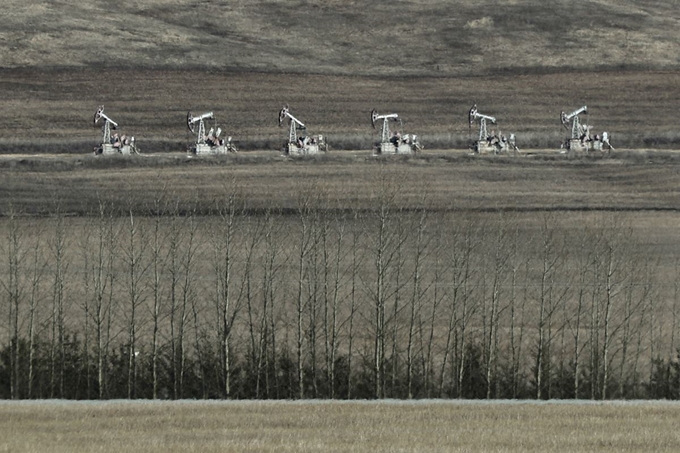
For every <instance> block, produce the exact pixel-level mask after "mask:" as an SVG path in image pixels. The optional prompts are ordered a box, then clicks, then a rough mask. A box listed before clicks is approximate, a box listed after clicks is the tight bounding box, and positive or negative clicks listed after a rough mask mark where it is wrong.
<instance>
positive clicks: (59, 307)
mask: <svg viewBox="0 0 680 453" xmlns="http://www.w3.org/2000/svg"><path fill="white" fill-rule="evenodd" d="M67 245H68V244H67V241H66V235H65V231H64V217H63V215H62V213H61V212H60V210H59V209H58V208H57V212H56V213H55V223H54V238H53V241H52V244H51V248H52V254H53V257H54V282H53V286H52V290H53V296H52V338H51V345H50V388H51V391H50V397H54V396H55V394H56V395H57V396H59V397H61V398H63V397H64V396H65V395H64V364H65V360H66V345H65V338H64V335H65V325H64V322H65V319H64V317H65V306H64V290H65V282H66V278H65V273H66V271H67V268H68V263H67V261H66V250H67ZM55 392H56V393H55Z"/></svg>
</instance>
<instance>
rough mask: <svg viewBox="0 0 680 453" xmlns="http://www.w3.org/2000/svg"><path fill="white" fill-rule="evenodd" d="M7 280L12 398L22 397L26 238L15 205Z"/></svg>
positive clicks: (12, 210) (12, 213) (12, 214)
mask: <svg viewBox="0 0 680 453" xmlns="http://www.w3.org/2000/svg"><path fill="white" fill-rule="evenodd" d="M6 253H7V255H6V256H7V261H8V263H7V264H8V266H7V281H6V282H3V283H2V285H3V287H4V289H5V292H6V293H7V300H8V306H9V307H8V315H9V316H8V318H7V319H8V321H9V323H8V332H9V369H8V370H7V371H8V372H9V373H8V374H9V376H8V377H9V387H10V398H11V399H13V400H17V399H19V398H20V390H19V387H20V371H19V369H20V363H21V357H20V350H19V319H20V314H19V312H20V311H21V301H22V299H23V296H22V292H23V291H22V284H21V282H20V280H21V277H20V275H21V273H22V272H24V271H23V267H22V263H23V258H24V240H23V235H22V228H21V225H19V222H18V220H17V218H16V213H15V211H14V209H13V206H10V213H9V224H8V233H7V250H6Z"/></svg>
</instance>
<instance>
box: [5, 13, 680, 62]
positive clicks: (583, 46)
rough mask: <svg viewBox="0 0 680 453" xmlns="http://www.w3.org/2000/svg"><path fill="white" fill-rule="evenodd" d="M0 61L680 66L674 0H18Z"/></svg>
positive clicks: (679, 24) (7, 22) (8, 17)
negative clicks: (368, 0) (386, 0)
mask: <svg viewBox="0 0 680 453" xmlns="http://www.w3.org/2000/svg"><path fill="white" fill-rule="evenodd" d="M3 3H4V13H5V14H4V15H5V18H4V20H3V22H4V23H3V27H2V30H0V67H21V66H76V67H78V66H99V65H105V66H113V67H120V66H123V67H147V68H178V67H181V68H206V69H208V68H215V69H218V68H219V69H230V70H257V71H275V72H277V71H285V72H314V73H326V74H365V75H371V74H380V75H388V74H394V75H416V74H429V75H434V74H441V75H454V74H469V73H488V72H494V71H499V70H514V69H516V70H522V71H526V70H534V69H537V68H540V69H541V70H546V69H548V70H562V69H579V70H583V69H586V70H589V69H601V68H612V67H621V66H627V67H638V66H639V67H644V68H655V69H667V68H677V67H679V66H680V44H679V43H680V8H678V7H677V1H675V0H637V1H633V0H580V1H578V2H574V1H572V0H553V1H549V2H548V1H543V0H479V1H471V0H460V1H441V0H393V1H390V2H380V1H377V2H360V1H353V0H282V1H267V0H260V1H250V0H231V1H228V2H227V1H207V0H118V1H105V0H93V1H88V2H83V1H80V0H50V1H44V0H5V1H4V2H3Z"/></svg>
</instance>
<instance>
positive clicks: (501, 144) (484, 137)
mask: <svg viewBox="0 0 680 453" xmlns="http://www.w3.org/2000/svg"><path fill="white" fill-rule="evenodd" d="M475 120H479V136H478V138H477V140H476V141H475V142H474V144H473V148H474V150H475V152H476V153H478V154H492V153H493V154H500V153H507V152H508V151H510V150H513V151H514V152H516V153H517V152H519V148H518V147H517V144H516V142H515V134H510V139H508V138H507V137H505V135H503V134H501V133H500V132H499V133H498V135H496V133H495V131H492V132H491V134H489V133H488V129H487V125H486V122H487V121H489V122H490V123H491V124H496V118H495V117H493V116H489V115H483V114H481V113H479V112H478V111H477V104H474V105H473V106H472V107H471V108H470V110H469V111H468V126H469V127H470V128H471V127H472V124H474V122H475Z"/></svg>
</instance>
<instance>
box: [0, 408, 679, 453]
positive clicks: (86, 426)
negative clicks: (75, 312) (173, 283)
mask: <svg viewBox="0 0 680 453" xmlns="http://www.w3.org/2000/svg"><path fill="white" fill-rule="evenodd" d="M678 409H679V408H678V406H677V404H674V403H630V404H625V403H624V404H621V403H600V404H587V403H582V404H559V403H547V404H546V403H543V404H535V403H517V404H512V403H511V404H503V403H500V404H499V403H491V404H484V403H482V404H475V403H456V402H443V403H437V402H420V403H415V404H414V403H398V402H387V403H385V402H382V403H381V402H370V403H369V402H358V403H357V402H353V403H337V402H336V403H331V402H317V403H309V402H300V403H295V402H226V403H225V402H215V403H200V402H179V403H170V402H164V403H155V404H153V403H142V402H110V403H65V402H54V403H39V402H31V403H27V404H21V403H3V404H2V405H0V421H2V423H0V449H1V450H2V451H11V452H17V453H34V452H43V451H50V452H69V453H80V452H91V451H101V452H120V451H144V452H318V451H327V452H392V451H404V452H414V453H415V452H469V451H475V452H499V453H500V452H508V453H512V452H518V453H519V452H522V453H524V452H536V453H539V452H546V453H552V452H554V453H558V452H560V453H562V452H568V453H580V452H594V451H616V452H622V453H637V452H639V453H642V452H649V451H654V452H659V453H661V452H675V451H677V446H678V444H679V443H680V435H679V434H678V430H677V429H676V428H677V425H678V422H679V421H680V419H679V414H680V412H679V410H678Z"/></svg>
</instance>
